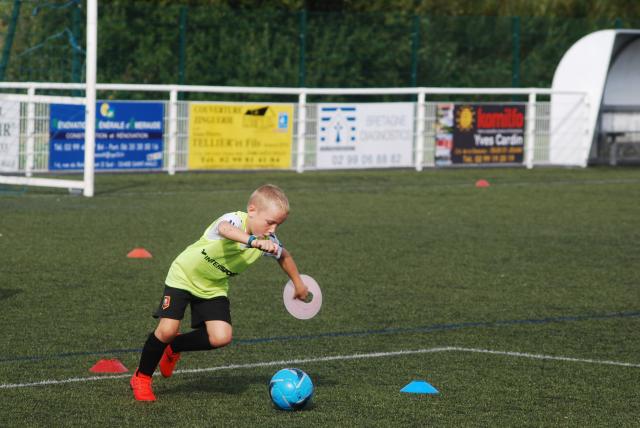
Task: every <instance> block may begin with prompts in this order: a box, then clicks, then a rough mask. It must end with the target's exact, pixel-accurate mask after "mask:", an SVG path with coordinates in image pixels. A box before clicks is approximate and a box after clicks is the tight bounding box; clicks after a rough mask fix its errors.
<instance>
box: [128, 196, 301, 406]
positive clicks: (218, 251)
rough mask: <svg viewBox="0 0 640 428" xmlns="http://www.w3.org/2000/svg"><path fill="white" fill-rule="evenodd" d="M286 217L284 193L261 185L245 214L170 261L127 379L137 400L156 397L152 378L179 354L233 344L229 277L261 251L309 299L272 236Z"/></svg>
mask: <svg viewBox="0 0 640 428" xmlns="http://www.w3.org/2000/svg"><path fill="white" fill-rule="evenodd" d="M288 215H289V201H288V200H287V197H286V196H285V194H284V192H283V191H282V190H281V189H280V188H279V187H277V186H273V185H270V184H267V185H264V186H261V187H259V188H258V189H257V190H256V191H255V192H253V194H252V195H251V197H250V198H249V203H248V204H247V212H246V213H245V212H241V211H238V212H232V213H228V214H225V215H223V216H222V217H220V218H219V219H217V220H216V221H214V222H213V223H212V224H211V225H210V226H209V227H208V228H207V229H206V230H205V232H204V235H203V236H202V237H201V238H200V239H199V240H198V241H197V242H195V243H193V244H192V245H190V246H189V247H187V248H186V249H185V250H184V251H183V252H182V253H181V254H180V255H179V256H178V257H177V258H176V259H175V260H174V261H173V263H172V264H171V268H170V269H169V274H168V275H167V279H166V281H165V282H166V285H165V289H164V295H163V298H162V301H161V302H160V307H159V308H158V310H157V311H156V312H155V314H154V317H155V318H159V319H160V320H159V322H158V326H157V327H156V329H155V331H154V332H153V333H151V334H150V335H149V337H148V339H147V341H146V342H145V344H144V347H143V348H142V355H141V356H140V364H139V366H138V369H137V370H136V372H135V373H134V374H133V376H132V377H131V381H130V384H131V389H133V395H134V397H135V399H136V400H138V401H155V399H156V397H155V395H154V393H153V390H152V388H151V382H152V375H153V372H154V371H155V369H156V367H157V366H158V364H159V365H160V372H161V373H162V376H164V377H170V376H171V375H172V374H173V370H174V368H175V365H176V363H177V362H178V360H179V359H180V353H181V352H187V351H201V350H209V349H215V348H221V347H223V346H226V345H228V344H229V343H230V342H231V333H232V328H231V313H230V310H229V299H228V298H227V291H228V289H229V278H230V277H233V276H236V275H238V274H239V273H242V272H243V271H244V270H245V269H247V268H248V267H249V265H251V264H252V263H254V262H255V261H257V260H258V259H259V258H260V257H261V256H262V255H265V256H271V257H273V258H275V259H276V260H278V263H279V264H280V267H281V268H282V270H284V272H285V273H286V274H287V275H288V276H289V278H291V281H292V282H293V285H294V287H295V297H296V298H298V299H302V300H304V299H305V298H306V297H307V293H308V291H307V287H306V286H305V285H304V283H303V282H302V280H301V279H300V274H299V273H298V268H297V267H296V264H295V262H294V261H293V258H292V257H291V254H289V252H288V251H287V250H286V249H285V248H284V247H283V246H282V244H281V243H280V242H279V241H278V238H277V237H276V235H275V231H276V229H277V228H278V226H279V225H281V224H282V223H283V222H284V221H285V220H286V219H287V216H288ZM187 305H191V327H192V328H193V329H194V330H192V331H191V332H189V333H186V334H182V335H178V332H179V330H180V321H181V320H182V318H183V316H184V312H185V310H186V307H187Z"/></svg>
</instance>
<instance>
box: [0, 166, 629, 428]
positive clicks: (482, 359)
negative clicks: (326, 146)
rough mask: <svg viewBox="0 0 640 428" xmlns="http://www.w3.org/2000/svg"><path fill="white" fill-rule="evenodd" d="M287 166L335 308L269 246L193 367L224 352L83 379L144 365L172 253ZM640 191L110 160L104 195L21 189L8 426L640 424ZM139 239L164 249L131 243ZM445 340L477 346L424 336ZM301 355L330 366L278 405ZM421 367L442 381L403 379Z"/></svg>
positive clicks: (13, 243)
mask: <svg viewBox="0 0 640 428" xmlns="http://www.w3.org/2000/svg"><path fill="white" fill-rule="evenodd" d="M481 178H482V179H486V180H488V181H489V183H490V184H491V186H490V187H489V188H476V187H475V186H474V183H475V181H476V180H478V179H481ZM267 182H270V183H274V184H277V185H279V186H281V187H282V188H283V189H284V190H285V191H286V193H287V195H288V196H289V199H290V202H291V207H292V210H291V214H290V217H289V219H288V220H287V221H286V222H285V223H284V224H283V225H282V226H281V227H280V229H279V231H278V236H279V237H280V238H281V240H282V241H283V242H284V243H285V245H286V246H287V248H288V249H289V251H290V252H291V253H292V254H293V256H294V258H295V260H296V262H297V264H298V267H299V268H300V270H301V272H303V273H307V274H309V275H311V276H313V277H314V278H315V279H316V280H317V281H318V283H319V284H320V286H321V287H322V290H323V301H324V304H323V308H322V310H321V312H320V313H319V314H318V316H316V317H315V318H313V319H311V320H308V321H299V320H296V319H294V318H292V317H291V316H290V315H288V314H287V313H286V312H285V309H284V306H283V304H282V286H283V285H284V283H285V282H286V280H287V278H286V276H285V275H284V273H283V272H282V271H281V270H280V269H279V267H278V265H277V263H275V262H273V261H272V260H262V261H260V262H259V263H257V264H256V265H255V266H253V267H252V268H251V269H249V271H247V272H246V273H245V274H243V275H241V276H239V277H237V278H234V279H233V280H232V287H231V291H230V299H231V303H232V316H233V324H234V343H232V344H231V345H230V346H228V347H227V348H225V349H221V350H215V351H211V352H202V353H193V354H184V356H183V359H182V360H181V362H180V363H179V366H178V370H186V371H188V370H192V369H208V370H209V371H203V372H199V373H193V372H191V373H189V372H178V373H176V374H175V376H174V377H172V378H171V379H162V378H160V377H157V378H156V379H155V381H154V388H155V392H156V394H157V396H158V401H157V402H155V403H137V402H135V401H134V399H133V397H132V394H131V391H130V389H129V386H128V377H127V375H125V376H124V377H118V378H115V379H98V380H88V379H84V378H90V377H93V376H96V375H94V374H92V373H90V372H89V368H90V367H91V366H92V365H93V364H95V363H96V362H97V361H98V360H100V359H111V358H117V359H119V360H120V361H122V362H123V363H124V364H125V366H127V367H128V368H129V369H130V370H133V369H135V367H136V365H137V362H138V358H139V350H140V348H141V347H142V344H143V343H144V340H145V338H146V336H147V335H148V334H149V332H150V331H151V330H152V329H153V328H154V325H155V320H154V319H153V318H151V316H150V314H151V312H152V311H153V309H154V308H155V306H156V305H157V304H158V303H159V301H160V298H161V295H162V288H163V281H164V278H165V275H166V273H167V269H168V267H169V265H170V263H171V261H172V260H173V258H174V257H175V256H176V255H177V254H178V253H180V251H182V249H184V247H186V246H187V245H189V244H190V243H192V242H193V241H195V240H196V239H197V238H198V237H199V236H200V235H201V234H202V232H203V231H204V229H205V228H206V226H208V225H209V224H210V222H211V221H213V220H214V219H215V218H217V217H218V216H219V215H221V214H222V213H225V212H229V211H235V210H241V209H244V207H245V206H246V201H247V198H248V196H249V194H250V193H251V192H252V191H253V189H254V188H256V187H257V186H259V185H260V184H263V183H267ZM639 201H640V170H638V169H633V168H620V169H610V168H589V169H545V168H540V169H534V170H525V169H467V170H463V169H453V170H429V171H423V172H420V173H418V172H414V171H400V170H395V171H388V170H386V171H362V172H308V173H304V174H295V173H288V172H287V173H211V174H193V173H192V174H178V175H176V176H173V177H170V176H167V175H161V174H147V175H144V174H137V175H133V174H114V175H107V174H101V175H98V176H97V177H96V196H95V197H93V198H83V197H79V196H72V195H69V194H68V193H67V192H66V191H62V190H51V189H36V188H28V189H22V188H10V187H3V188H2V189H0V305H1V313H2V317H1V319H2V347H1V348H0V402H1V403H2V412H0V426H120V425H130V426H154V425H155V426H166V425H169V424H171V425H176V426H381V427H382V426H384V427H388V426H403V427H404V426H634V425H637V424H638V422H639V419H638V415H640V393H639V392H638V385H639V384H640V340H639V339H640V334H639V333H638V332H640V273H639V271H638V266H639V263H638V262H639V261H640V257H639V255H638V254H639V252H638V242H640V203H639ZM136 247H144V248H146V249H147V250H148V251H150V252H151V253H152V254H153V258H152V259H148V260H133V259H128V258H127V257H126V254H127V253H128V252H129V251H130V250H131V249H133V248H136ZM187 321H188V317H187ZM183 329H184V330H185V331H187V330H188V323H187V322H185V325H184V326H183ZM445 347H456V348H464V349H465V350H462V349H458V350H454V349H450V350H435V351H433V352H426V351H425V350H431V349H432V348H445ZM401 350H407V351H420V350H422V351H421V353H408V354H403V355H398V354H394V353H396V352H397V351H401ZM481 350H490V351H500V352H504V353H501V354H493V353H486V352H480V351H481ZM374 353H380V354H379V355H376V356H374V355H372V354H374ZM507 353H521V354H520V355H515V354H507ZM356 354H364V356H363V355H361V356H362V358H356V357H355V356H356ZM534 355H535V356H538V358H534ZM541 356H549V357H567V358H574V359H576V360H568V359H564V360H563V359H545V358H543V357H541ZM325 357H336V359H327V358H325ZM365 357H366V358H365ZM288 360H311V361H306V362H297V363H284V362H283V363H278V361H288ZM586 360H590V361H586ZM271 362H273V363H272V364H269V363H271ZM605 362H622V363H630V365H628V366H623V365H616V364H605ZM261 363H264V364H266V365H259V364H261ZM230 365H237V366H238V367H236V368H232V367H229V366H230ZM286 366H295V367H299V368H301V369H303V370H305V371H306V372H307V373H308V374H309V375H310V377H311V378H312V380H313V381H314V384H315V396H314V401H313V404H312V406H311V407H310V408H308V409H307V410H304V411H301V412H292V413H290V412H282V411H278V410H275V409H274V408H273V407H272V405H271V403H270V400H269V396H268V393H267V383H268V381H269V379H270V377H271V375H272V374H273V373H275V372H276V371H277V370H278V369H279V368H283V367H286ZM98 376H108V375H98ZM75 378H80V379H75ZM69 379H75V380H74V381H73V382H66V383H53V384H44V385H32V384H33V383H37V382H41V381H46V380H52V381H54V382H59V381H65V380H69ZM412 380H426V381H427V382H429V383H431V384H432V385H433V386H434V387H436V388H437V389H438V390H439V391H440V393H439V394H437V395H413V394H404V393H400V389H401V388H402V387H403V386H405V385H406V384H407V383H409V382H410V381H412ZM25 384H29V385H26V386H25Z"/></svg>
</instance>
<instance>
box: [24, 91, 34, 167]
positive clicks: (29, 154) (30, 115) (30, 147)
mask: <svg viewBox="0 0 640 428" xmlns="http://www.w3.org/2000/svg"><path fill="white" fill-rule="evenodd" d="M35 94H36V88H35V86H29V89H28V90H27V96H28V103H27V148H26V160H25V164H24V171H25V175H26V176H27V177H31V176H32V175H33V157H34V148H35V138H36V136H35V133H36V104H35V101H34V99H33V97H34V96H35Z"/></svg>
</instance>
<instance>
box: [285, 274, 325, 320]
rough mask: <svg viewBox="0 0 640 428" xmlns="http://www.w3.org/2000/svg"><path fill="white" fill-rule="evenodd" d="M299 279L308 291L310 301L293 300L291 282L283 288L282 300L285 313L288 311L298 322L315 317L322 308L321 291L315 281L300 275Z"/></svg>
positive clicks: (293, 289)
mask: <svg viewBox="0 0 640 428" xmlns="http://www.w3.org/2000/svg"><path fill="white" fill-rule="evenodd" d="M300 278H302V282H304V284H305V285H306V286H307V288H308V289H309V294H311V296H312V299H311V301H309V302H305V301H302V300H300V299H294V298H293V294H294V292H295V288H294V286H293V282H291V280H289V281H288V282H287V283H286V284H285V286H284V291H283V292H282V299H283V300H284V307H285V308H287V311H289V313H290V314H291V315H293V316H294V317H296V318H298V319H299V320H308V319H310V318H313V317H314V316H316V314H317V313H318V312H319V311H320V307H321V306H322V291H320V286H319V285H318V283H317V282H316V280H315V279H313V278H311V277H310V276H309V275H304V274H302V275H300Z"/></svg>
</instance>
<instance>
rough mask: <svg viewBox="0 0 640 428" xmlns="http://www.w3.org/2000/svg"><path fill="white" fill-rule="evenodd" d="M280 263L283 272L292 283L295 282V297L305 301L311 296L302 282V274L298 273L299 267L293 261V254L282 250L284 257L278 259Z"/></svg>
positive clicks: (284, 249)
mask: <svg viewBox="0 0 640 428" xmlns="http://www.w3.org/2000/svg"><path fill="white" fill-rule="evenodd" d="M278 263H279V264H280V267H281V268H282V270H283V271H284V272H285V273H286V274H287V275H288V276H289V278H290V279H291V282H293V286H294V287H295V293H294V294H293V297H295V298H296V299H300V300H305V299H306V298H307V295H308V294H309V290H308V288H307V286H306V285H304V282H302V278H300V272H298V266H296V262H295V261H293V257H291V254H289V252H288V251H287V249H286V248H283V249H282V255H281V256H280V259H278Z"/></svg>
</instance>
